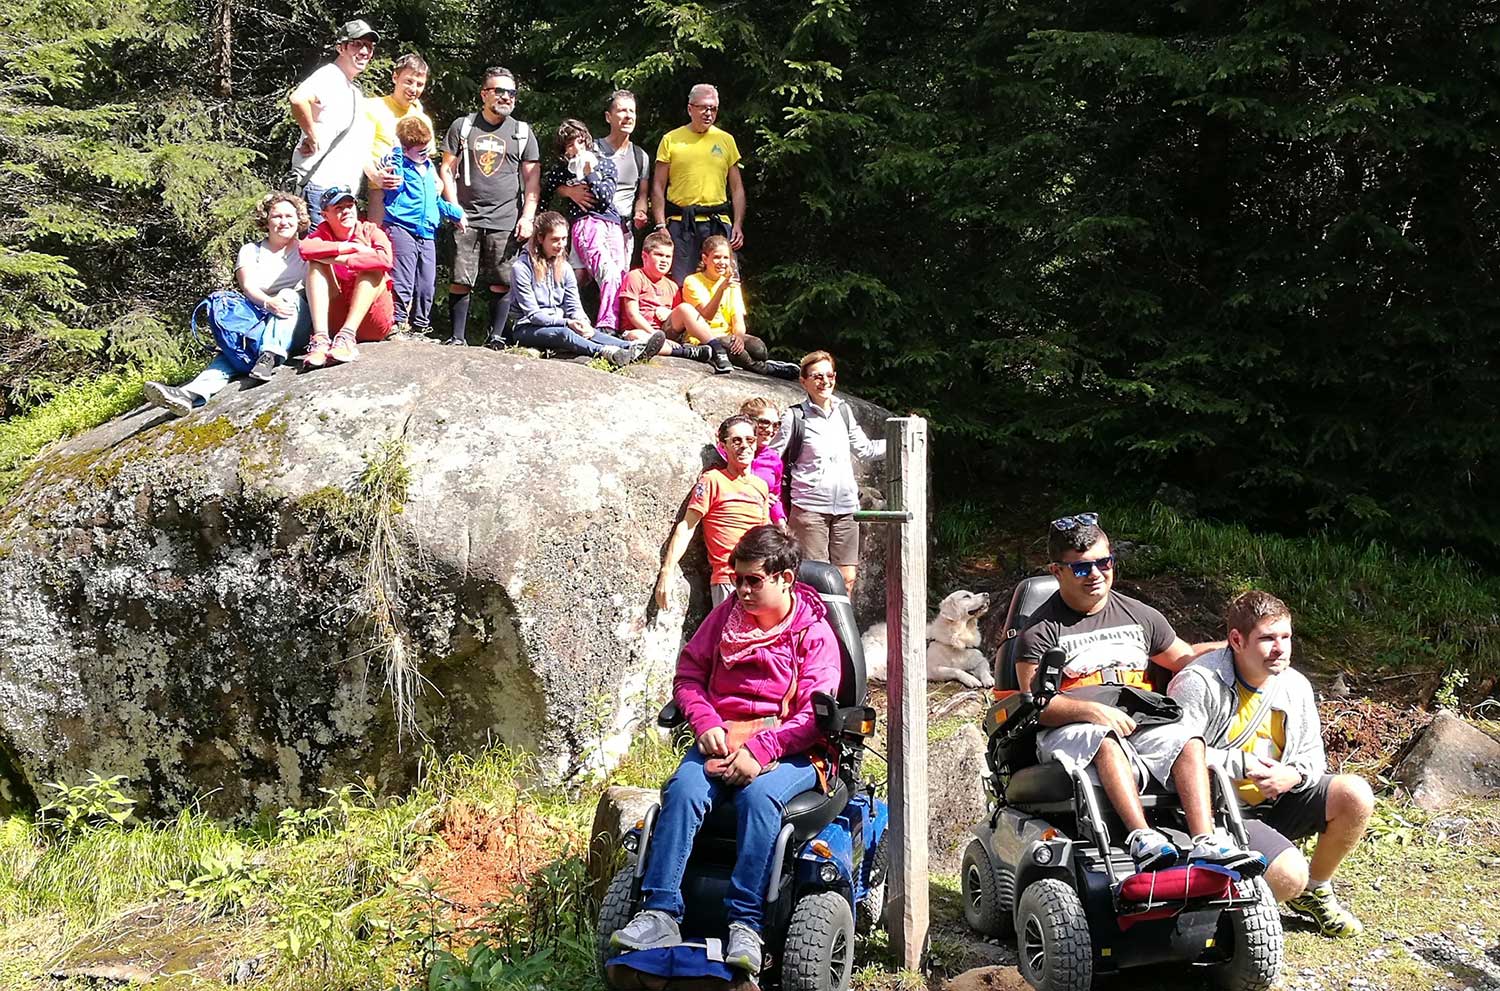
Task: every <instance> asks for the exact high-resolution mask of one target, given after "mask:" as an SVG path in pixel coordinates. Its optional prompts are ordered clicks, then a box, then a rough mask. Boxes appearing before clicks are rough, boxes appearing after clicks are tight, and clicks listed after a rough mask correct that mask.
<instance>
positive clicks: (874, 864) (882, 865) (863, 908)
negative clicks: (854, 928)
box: [854, 835, 891, 936]
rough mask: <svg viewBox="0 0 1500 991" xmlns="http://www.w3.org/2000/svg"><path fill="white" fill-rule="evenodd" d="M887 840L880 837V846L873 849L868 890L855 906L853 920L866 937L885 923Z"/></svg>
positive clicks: (889, 856) (885, 837) (888, 859)
mask: <svg viewBox="0 0 1500 991" xmlns="http://www.w3.org/2000/svg"><path fill="white" fill-rule="evenodd" d="M889 838H890V837H889V835H886V836H882V837H881V838H880V844H879V845H878V846H876V847H875V853H874V854H873V855H872V859H871V860H870V887H869V890H868V891H866V892H865V896H864V897H863V898H861V899H860V900H859V904H858V905H857V906H855V909H856V911H855V913H854V919H855V922H856V924H857V925H858V928H859V933H860V935H862V936H868V935H869V934H870V933H872V932H874V931H875V929H876V927H878V926H879V925H880V924H881V923H882V922H884V921H885V893H886V890H887V888H888V887H889V886H888V885H887V884H886V876H887V875H888V874H890V866H891V854H890V851H889V850H888V849H886V842H885V841H886V840H887V839H889Z"/></svg>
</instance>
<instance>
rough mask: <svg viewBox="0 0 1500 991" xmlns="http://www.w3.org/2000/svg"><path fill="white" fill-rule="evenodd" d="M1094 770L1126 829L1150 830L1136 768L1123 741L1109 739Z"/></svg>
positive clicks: (1095, 757) (1098, 757)
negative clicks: (1124, 748) (1125, 749)
mask: <svg viewBox="0 0 1500 991" xmlns="http://www.w3.org/2000/svg"><path fill="white" fill-rule="evenodd" d="M1094 770H1095V771H1096V772H1097V773H1098V775H1099V784H1100V786H1101V787H1103V789H1104V794H1105V795H1107V796H1109V804H1110V805H1113V806H1114V807H1115V812H1116V813H1118V814H1119V816H1120V819H1121V821H1122V822H1124V823H1125V828H1126V829H1127V830H1129V831H1131V832H1134V831H1135V830H1137V829H1145V828H1146V812H1145V810H1144V809H1142V808H1141V794H1140V790H1139V786H1138V785H1137V784H1136V780H1135V767H1134V765H1132V764H1131V763H1130V760H1129V758H1127V757H1126V756H1125V751H1124V750H1123V749H1121V747H1120V744H1119V741H1117V740H1116V739H1115V738H1114V737H1112V736H1111V737H1106V738H1105V740H1104V742H1103V743H1101V744H1100V745H1099V752H1098V753H1096V754H1095V755H1094Z"/></svg>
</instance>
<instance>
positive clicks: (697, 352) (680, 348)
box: [672, 344, 714, 364]
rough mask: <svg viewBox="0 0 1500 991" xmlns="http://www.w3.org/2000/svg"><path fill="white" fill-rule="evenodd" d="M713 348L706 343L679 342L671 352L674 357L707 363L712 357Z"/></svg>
mask: <svg viewBox="0 0 1500 991" xmlns="http://www.w3.org/2000/svg"><path fill="white" fill-rule="evenodd" d="M713 356H714V349H713V348H711V347H709V346H708V345H707V344H679V345H677V350H676V351H673V352H672V357H674V358H686V359H687V360H688V361H701V362H703V363H705V364H707V363H708V362H709V361H711V360H712V359H713Z"/></svg>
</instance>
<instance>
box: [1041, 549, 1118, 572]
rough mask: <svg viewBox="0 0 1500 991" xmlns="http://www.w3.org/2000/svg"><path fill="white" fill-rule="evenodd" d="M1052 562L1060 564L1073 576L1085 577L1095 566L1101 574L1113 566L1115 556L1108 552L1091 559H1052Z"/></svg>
mask: <svg viewBox="0 0 1500 991" xmlns="http://www.w3.org/2000/svg"><path fill="white" fill-rule="evenodd" d="M1052 563H1053V564H1060V565H1062V566H1063V567H1064V568H1067V569H1068V570H1069V571H1071V572H1073V577H1074V578H1087V577H1088V576H1089V573H1090V572H1091V571H1093V570H1094V569H1095V568H1098V569H1099V571H1100V573H1101V574H1102V573H1104V572H1107V571H1109V569H1110V568H1113V567H1114V566H1115V556H1114V555H1113V554H1109V555H1106V556H1104V557H1101V558H1096V559H1094V560H1092V561H1053V562H1052Z"/></svg>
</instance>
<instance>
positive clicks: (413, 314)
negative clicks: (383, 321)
mask: <svg viewBox="0 0 1500 991" xmlns="http://www.w3.org/2000/svg"><path fill="white" fill-rule="evenodd" d="M385 232H386V234H387V236H389V237H390V239H391V249H392V250H393V251H394V252H395V254H396V270H395V271H394V272H392V273H391V278H392V279H393V280H394V281H395V292H396V326H398V327H399V326H400V325H401V324H404V323H409V324H411V326H412V329H413V330H426V329H428V328H429V327H430V326H432V295H433V292H434V291H435V290H436V288H437V241H435V240H434V239H433V238H430V237H420V236H418V235H416V234H413V233H412V232H411V231H409V230H407V229H406V228H405V227H402V226H401V225H400V224H386V225H385Z"/></svg>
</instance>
